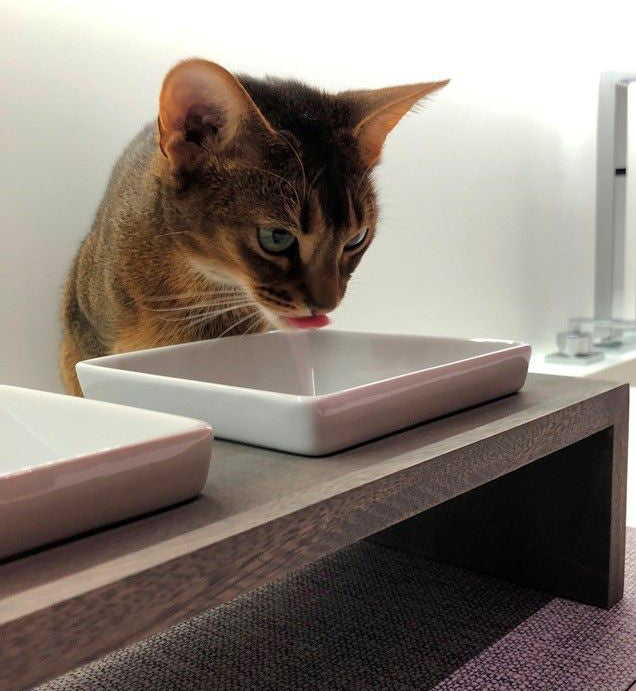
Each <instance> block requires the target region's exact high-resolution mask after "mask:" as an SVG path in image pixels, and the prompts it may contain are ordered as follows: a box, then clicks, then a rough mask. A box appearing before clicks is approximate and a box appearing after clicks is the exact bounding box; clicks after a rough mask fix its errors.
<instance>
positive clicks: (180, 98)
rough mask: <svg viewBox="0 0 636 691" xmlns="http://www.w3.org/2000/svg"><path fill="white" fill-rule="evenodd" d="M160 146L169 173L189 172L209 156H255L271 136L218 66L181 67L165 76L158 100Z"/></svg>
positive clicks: (199, 63) (245, 95)
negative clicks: (264, 138)
mask: <svg viewBox="0 0 636 691" xmlns="http://www.w3.org/2000/svg"><path fill="white" fill-rule="evenodd" d="M158 122H159V146H160V147H161V151H162V153H163V154H164V156H166V157H167V158H168V160H169V161H170V163H171V164H172V166H173V168H181V169H184V168H185V169H187V170H193V169H194V168H196V167H197V166H198V165H199V164H200V163H201V161H202V160H203V159H204V157H205V155H206V153H207V152H209V151H210V150H212V151H214V153H216V154H217V155H227V156H234V157H236V156H249V155H253V154H254V146H255V142H256V141H258V139H259V137H260V136H262V135H264V134H267V133H269V132H273V130H272V129H271V126H270V125H269V123H268V122H267V120H266V119H265V117H264V116H263V114H262V113H261V112H260V110H259V109H258V107H257V106H256V104H255V103H254V101H252V99H251V97H250V96H249V94H248V93H247V91H245V88H244V87H243V85H242V84H241V83H240V82H239V80H238V79H237V78H236V77H235V76H234V75H233V74H232V73H231V72H228V71H227V70H226V69H225V68H224V67H221V65H217V64H216V63H214V62H210V61H208V60H200V59H190V60H184V61H183V62H180V63H179V64H178V65H176V66H175V67H173V68H172V69H171V70H170V72H168V74H167V75H166V77H165V79H164V81H163V85H162V87H161V95H160V97H159V121H158Z"/></svg>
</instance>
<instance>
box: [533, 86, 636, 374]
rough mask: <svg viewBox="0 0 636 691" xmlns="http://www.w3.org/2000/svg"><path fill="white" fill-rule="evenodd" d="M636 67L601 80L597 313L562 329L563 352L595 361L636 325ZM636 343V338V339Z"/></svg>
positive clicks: (559, 339)
mask: <svg viewBox="0 0 636 691" xmlns="http://www.w3.org/2000/svg"><path fill="white" fill-rule="evenodd" d="M631 82H636V72H603V73H602V74H601V78H600V84H599V98H598V122H597V130H596V260H595V280H594V316H593V317H589V318H586V317H576V318H572V319H570V320H569V322H568V330H567V331H564V332H561V333H559V334H557V348H558V351H559V353H558V354H557V355H555V356H547V358H546V360H548V361H551V360H552V361H554V360H557V361H559V360H560V361H561V362H563V361H564V359H568V360H570V361H571V362H578V363H580V364H590V363H592V362H597V361H598V360H601V359H603V357H604V354H603V349H607V348H616V347H618V346H622V345H623V334H624V333H625V332H626V331H636V321H635V320H626V319H624V318H623V317H624V311H625V197H626V182H627V180H626V178H627V89H628V86H629V84H630V83H631ZM635 345H636V344H635Z"/></svg>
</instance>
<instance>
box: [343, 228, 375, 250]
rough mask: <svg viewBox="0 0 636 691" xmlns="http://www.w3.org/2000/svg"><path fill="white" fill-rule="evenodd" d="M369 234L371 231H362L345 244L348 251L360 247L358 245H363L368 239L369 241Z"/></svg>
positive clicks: (366, 229)
mask: <svg viewBox="0 0 636 691" xmlns="http://www.w3.org/2000/svg"><path fill="white" fill-rule="evenodd" d="M368 233H369V229H368V228H365V229H364V230H361V231H360V232H359V233H358V234H357V235H354V236H353V237H352V238H351V240H349V242H347V243H346V244H345V247H346V248H347V249H348V250H352V249H353V248H354V247H358V245H361V244H362V243H363V242H364V241H365V240H366V239H367V234H368Z"/></svg>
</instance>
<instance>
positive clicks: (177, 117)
mask: <svg viewBox="0 0 636 691" xmlns="http://www.w3.org/2000/svg"><path fill="white" fill-rule="evenodd" d="M446 84H447V82H445V81H444V82H432V83H427V84H411V85H407V86H396V87H389V88H385V89H375V90H365V91H345V92H342V93H338V94H329V93H325V92H323V91H319V90H317V89H314V88H311V87H309V86H306V85H304V84H302V83H300V82H297V81H292V80H282V79H273V78H266V79H254V78H252V77H247V76H234V75H232V74H231V73H230V72H228V71H227V70H225V69H224V68H223V67H221V66H220V65H217V64H215V63H213V62H208V61H206V60H199V59H191V60H185V61H184V62H181V63H179V64H178V65H176V66H175V67H174V68H173V69H172V70H170V72H169V73H168V74H167V75H166V77H165V79H164V82H163V86H162V89H161V94H160V98H159V118H158V123H157V124H156V125H149V126H147V127H145V128H144V129H143V130H142V131H141V132H140V133H139V134H138V135H137V136H136V137H135V138H134V139H133V141H132V142H131V143H130V144H129V146H128V147H127V148H126V149H125V151H124V153H123V154H122V156H121V157H120V159H119V161H118V162H117V164H116V165H115V168H114V170H113V173H112V175H111V178H110V182H109V184H108V188H107V190H106V193H105V195H104V198H103V200H102V202H101V204H100V206H99V209H98V211H97V215H96V218H95V221H94V223H93V227H92V229H91V231H90V233H89V234H88V235H87V237H86V238H85V239H84V241H83V243H82V245H81V247H80V249H79V252H78V253H77V256H76V257H75V260H74V262H73V265H72V267H71V269H70V272H69V274H68V278H67V281H66V287H65V295H64V301H63V309H62V312H63V332H64V333H63V340H62V344H61V350H60V361H61V369H62V378H63V381H64V385H65V387H66V389H67V391H69V392H70V393H74V394H76V395H81V390H80V388H79V384H78V381H77V377H76V375H75V364H76V363H77V362H78V361H79V360H84V359H87V358H93V357H97V356H100V355H106V354H110V353H118V352H124V351H131V350H138V349H141V348H152V347H155V346H162V345H168V344H174V343H185V342H188V341H195V340H200V339H207V338H216V337H219V336H222V335H235V334H243V333H248V332H250V333H253V332H258V331H265V330H270V329H272V328H284V327H287V328H292V327H306V326H320V325H322V324H323V323H325V322H326V321H328V318H327V317H326V316H325V315H326V314H327V313H328V312H330V311H331V310H333V309H334V308H335V307H336V306H337V305H338V304H339V302H340V301H341V300H342V297H343V295H344V293H345V290H346V287H347V281H348V280H349V278H350V276H351V274H352V272H353V271H354V269H355V268H356V266H357V265H358V262H359V261H360V259H361V258H362V255H363V254H364V252H365V251H366V249H367V248H368V247H369V244H370V243H371V242H372V240H373V236H374V232H375V226H376V220H377V201H376V195H375V192H374V188H373V182H372V172H373V168H374V166H375V165H376V164H377V163H378V161H379V159H380V153H381V149H382V146H383V143H384V140H385V138H386V136H387V135H388V133H389V132H390V131H391V130H392V129H393V127H395V125H396V124H397V123H398V121H399V120H400V119H401V118H402V116H403V115H405V114H406V113H407V112H408V111H409V110H410V109H411V108H412V107H413V106H415V104H417V103H418V101H420V100H421V99H423V98H424V97H425V96H427V95H429V94H431V93H433V92H434V91H436V90H438V89H440V88H442V87H443V86H445V85H446Z"/></svg>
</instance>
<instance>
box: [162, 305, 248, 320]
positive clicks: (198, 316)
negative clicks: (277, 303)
mask: <svg viewBox="0 0 636 691" xmlns="http://www.w3.org/2000/svg"><path fill="white" fill-rule="evenodd" d="M257 304H258V303H256V302H254V301H253V300H250V301H249V302H241V303H237V304H233V305H230V306H229V307H224V308H223V309H218V310H211V311H209V312H205V313H204V314H201V313H198V314H189V315H179V316H173V317H160V318H161V319H163V321H166V322H172V323H181V324H188V325H190V326H194V325H195V324H198V323H199V322H200V321H205V320H206V319H207V320H209V319H214V318H216V317H219V316H221V315H222V314H226V313H227V312H234V311H236V310H243V309H245V308H246V307H251V306H252V305H257Z"/></svg>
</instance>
